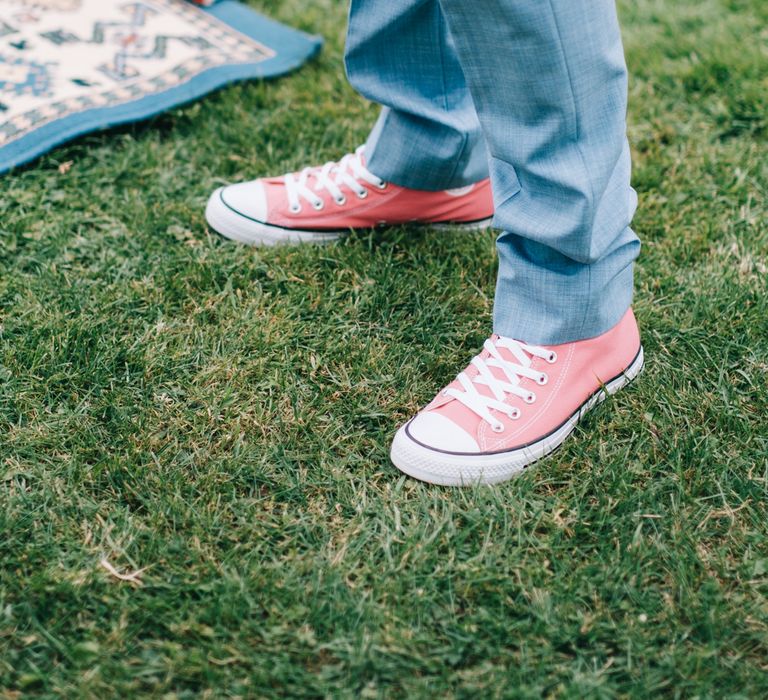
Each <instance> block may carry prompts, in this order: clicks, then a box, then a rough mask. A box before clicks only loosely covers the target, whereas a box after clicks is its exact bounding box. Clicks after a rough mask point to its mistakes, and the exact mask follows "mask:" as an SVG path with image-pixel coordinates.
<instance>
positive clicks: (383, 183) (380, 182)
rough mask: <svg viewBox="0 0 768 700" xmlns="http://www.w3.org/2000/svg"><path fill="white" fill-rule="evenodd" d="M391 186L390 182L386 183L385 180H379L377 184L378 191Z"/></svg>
mask: <svg viewBox="0 0 768 700" xmlns="http://www.w3.org/2000/svg"><path fill="white" fill-rule="evenodd" d="M388 186H389V183H388V182H384V180H379V182H377V183H376V189H379V190H386V189H387V187H388Z"/></svg>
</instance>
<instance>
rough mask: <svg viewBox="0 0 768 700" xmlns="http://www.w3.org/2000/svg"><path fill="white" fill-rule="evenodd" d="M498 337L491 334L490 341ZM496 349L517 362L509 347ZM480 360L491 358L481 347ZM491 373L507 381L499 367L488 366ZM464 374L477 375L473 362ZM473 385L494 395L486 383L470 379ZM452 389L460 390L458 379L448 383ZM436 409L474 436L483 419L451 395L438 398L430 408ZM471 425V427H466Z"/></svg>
mask: <svg viewBox="0 0 768 700" xmlns="http://www.w3.org/2000/svg"><path fill="white" fill-rule="evenodd" d="M499 339H500V336H498V335H493V336H491V342H493V343H494V345H495V344H496V342H497V341H498V340H499ZM496 349H497V350H498V352H499V354H500V355H501V358H502V359H503V360H506V361H508V362H512V363H514V364H519V360H518V359H517V358H516V357H515V356H514V355H513V354H512V351H511V350H510V349H509V348H504V347H499V346H496ZM478 357H480V358H481V359H482V360H485V361H487V360H490V359H493V358H492V355H491V353H490V352H488V351H487V350H485V349H483V351H482V352H481V353H480V354H479V355H478ZM488 369H489V371H490V372H491V374H493V376H494V377H496V378H497V379H499V380H501V381H507V376H506V374H505V373H504V371H503V370H502V369H501V368H499V367H489V368H488ZM464 372H465V374H466V375H467V376H468V377H469V379H470V380H474V379H475V378H476V377H478V376H479V374H480V370H478V369H477V368H476V367H475V366H474V365H473V364H470V365H469V366H468V367H467V368H466V369H465V370H464ZM520 381H521V383H522V384H525V383H526V382H527V381H529V380H527V379H526V378H525V377H521V378H520ZM472 383H473V385H474V387H475V388H476V389H477V391H478V393H480V394H481V395H482V396H488V397H494V398H495V396H494V393H493V392H492V391H491V388H490V387H489V386H488V385H486V384H478V383H477V382H475V381H472ZM449 387H450V388H452V389H457V390H459V391H462V390H463V389H462V386H461V384H459V381H458V380H454V381H453V382H451V384H450V385H449ZM506 398H507V399H509V394H507V396H506ZM432 410H434V411H436V412H437V413H440V414H441V415H444V416H445V417H446V418H449V419H450V420H452V421H453V422H454V423H457V424H458V425H461V426H464V427H465V429H466V430H468V432H470V433H471V434H472V435H473V436H474V437H476V435H477V430H478V428H479V426H480V423H481V422H483V419H482V418H480V416H478V415H477V414H476V413H475V412H474V411H473V410H471V409H470V408H468V407H467V406H465V405H464V404H463V403H461V401H458V400H457V399H454V398H452V397H445V398H444V399H443V400H439V401H438V402H437V403H436V405H435V407H434V408H433V409H432ZM468 426H471V429H470V428H469V427H468Z"/></svg>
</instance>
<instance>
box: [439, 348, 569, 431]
mask: <svg viewBox="0 0 768 700" xmlns="http://www.w3.org/2000/svg"><path fill="white" fill-rule="evenodd" d="M483 348H484V349H485V350H486V351H487V352H488V353H489V354H490V357H489V358H486V359H483V358H482V357H480V355H478V356H477V357H475V358H474V359H473V360H472V365H473V366H474V367H475V368H476V369H477V371H478V374H477V375H476V376H475V377H474V378H473V379H470V378H469V375H468V374H467V373H466V372H462V373H461V374H459V376H458V377H457V379H458V380H459V383H460V384H461V386H462V388H463V391H462V390H461V389H453V388H452V389H446V390H445V391H444V392H443V393H444V394H445V395H446V396H451V397H452V398H454V399H456V400H457V401H460V402H461V403H463V404H464V405H465V406H466V407H467V408H468V409H469V410H470V411H472V412H473V413H476V414H477V415H478V416H480V418H482V420H484V421H486V422H487V423H489V424H490V426H491V430H493V431H494V432H497V433H500V432H501V431H503V430H504V424H503V423H502V422H501V421H500V420H498V418H496V417H494V415H493V414H492V413H491V409H495V410H497V411H500V412H501V413H504V414H505V415H507V416H509V418H519V417H520V410H519V409H518V408H514V407H512V406H510V405H509V404H506V403H504V399H505V398H506V396H507V394H514V395H515V396H519V397H520V398H522V399H523V401H525V403H529V404H530V403H533V402H534V401H535V400H536V394H535V393H534V392H532V391H530V390H528V389H524V388H523V387H521V386H520V380H521V379H522V378H523V377H527V378H529V379H533V380H534V381H535V382H536V383H537V384H539V385H540V386H543V385H544V384H546V383H547V382H548V381H549V377H548V376H547V374H546V372H538V371H536V370H534V369H532V368H531V364H532V363H533V359H532V358H533V357H540V358H542V359H544V360H546V361H547V362H548V363H549V364H553V363H555V362H556V361H557V353H556V352H555V351H554V350H549V349H548V348H542V347H539V346H537V345H526V344H525V343H521V342H519V341H517V340H512V339H511V338H499V339H497V340H496V341H493V340H491V339H490V338H489V339H488V340H486V341H485V343H484V344H483ZM499 348H506V349H507V350H509V351H510V352H511V353H512V355H513V356H514V358H515V360H517V362H512V361H510V360H505V359H504V358H503V357H502V356H501V352H499ZM494 368H495V369H500V370H501V371H502V372H503V374H504V377H505V378H506V381H505V380H504V379H500V378H499V377H497V376H496V375H495V374H494V373H493V371H492V369H494ZM478 384H480V385H483V386H487V387H489V388H490V390H491V394H492V396H484V395H483V394H481V393H480V392H479V391H478V389H477V386H476V385H478Z"/></svg>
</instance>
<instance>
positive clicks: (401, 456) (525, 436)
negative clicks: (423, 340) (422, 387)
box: [391, 309, 643, 486]
mask: <svg viewBox="0 0 768 700" xmlns="http://www.w3.org/2000/svg"><path fill="white" fill-rule="evenodd" d="M642 368H643V348H642V345H641V344H640V335H639V333H638V330H637V323H636V321H635V316H634V314H633V313H632V310H631V309H630V310H629V311H627V313H626V314H625V315H624V317H623V318H622V319H621V321H619V323H618V324H617V325H616V326H614V327H613V328H612V329H611V330H609V331H608V332H607V333H603V334H602V335H599V336H597V337H596V338H590V339H588V340H580V341H578V342H575V343H566V344H564V345H553V346H546V347H541V346H534V345H526V344H525V343H521V342H518V341H516V340H512V339H510V338H502V337H499V336H497V335H494V336H491V338H489V339H488V340H486V341H485V346H484V350H483V352H482V353H480V354H479V355H478V356H477V357H475V358H474V359H473V360H472V362H471V364H470V365H469V367H467V369H465V370H464V371H463V372H462V373H461V374H459V376H458V377H457V378H456V379H455V380H454V381H453V383H451V384H449V385H448V386H447V387H446V388H445V389H444V390H443V391H441V392H440V393H439V394H438V395H437V397H435V399H434V400H433V401H432V403H430V404H429V405H428V406H427V407H426V408H424V409H423V410H422V411H421V412H420V413H419V414H418V415H416V416H415V417H414V418H413V419H411V420H410V421H409V422H408V423H406V424H405V425H404V426H403V427H402V428H400V430H398V431H397V434H396V435H395V439H394V441H393V443H392V452H391V457H392V462H393V463H394V464H395V466H396V467H397V468H398V469H400V470H401V471H404V472H405V473H406V474H409V475H410V476H413V477H416V478H417V479H421V480H422V481H428V482H430V483H433V484H443V485H446V486H464V485H469V484H476V483H481V484H493V483H497V482H499V481H504V480H506V479H509V478H510V477H512V476H514V475H515V474H517V473H519V472H521V471H522V470H523V469H524V468H525V467H526V466H528V465H529V464H531V463H533V462H535V461H537V460H539V459H541V458H542V457H544V456H545V455H547V454H549V453H550V452H552V451H553V450H554V449H555V448H556V447H558V446H559V445H560V443H562V442H563V440H565V438H566V437H568V435H569V434H570V433H571V431H572V430H573V429H574V427H575V426H576V423H578V421H579V419H580V418H581V417H582V416H583V415H584V414H585V413H586V412H587V411H588V410H589V409H590V408H593V407H594V406H596V405H597V404H598V403H599V402H600V401H602V400H603V399H604V398H605V397H606V396H607V395H608V394H613V393H615V392H616V391H618V390H619V389H621V388H622V387H624V386H626V385H627V384H628V383H629V382H631V381H632V380H633V379H634V378H635V377H636V376H637V375H638V374H639V373H640V371H641V370H642Z"/></svg>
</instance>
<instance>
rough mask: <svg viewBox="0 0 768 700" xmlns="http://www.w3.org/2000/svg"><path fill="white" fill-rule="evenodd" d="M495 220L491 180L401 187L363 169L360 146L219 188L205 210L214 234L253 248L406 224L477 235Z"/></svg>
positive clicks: (323, 239) (322, 239) (324, 238)
mask: <svg viewBox="0 0 768 700" xmlns="http://www.w3.org/2000/svg"><path fill="white" fill-rule="evenodd" d="M492 217H493V199H492V195H491V185H490V181H489V180H488V179H485V180H482V181H481V182H478V183H475V184H474V185H469V186H468V187H461V188H459V189H455V190H443V191H441V192H427V191H423V190H411V189H406V188H404V187H398V186H397V185H393V184H392V183H391V182H384V181H383V180H382V179H381V178H379V177H377V176H376V175H374V174H373V173H372V172H370V171H369V170H368V169H367V168H366V167H365V163H364V158H363V149H362V147H361V148H358V149H357V151H355V152H354V153H350V154H348V155H346V156H344V157H343V158H342V159H341V160H340V161H339V162H338V163H326V164H325V165H323V166H322V167H317V168H305V169H304V170H302V171H301V172H300V173H289V174H288V175H284V176H283V177H274V178H261V179H259V180H252V181H251V182H243V183H240V184H238V185H230V186H229V187H221V188H219V189H218V190H216V191H215V192H214V193H213V194H212V195H211V197H210V199H209V200H208V206H207V207H206V210H205V218H206V219H207V220H208V223H209V224H210V225H211V228H213V229H215V230H216V231H218V232H219V233H220V234H222V235H223V236H226V237H227V238H231V239H233V240H236V241H240V242H241V243H249V244H251V245H274V244H278V243H324V242H327V241H332V240H334V239H336V238H338V237H339V236H341V235H343V234H345V233H347V232H348V231H349V230H350V229H368V228H374V227H377V226H393V225H397V224H406V223H419V224H429V225H431V226H436V225H437V226H439V225H443V224H446V225H451V226H458V227H463V228H470V229H480V228H485V227H487V226H488V225H490V223H491V218H492Z"/></svg>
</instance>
